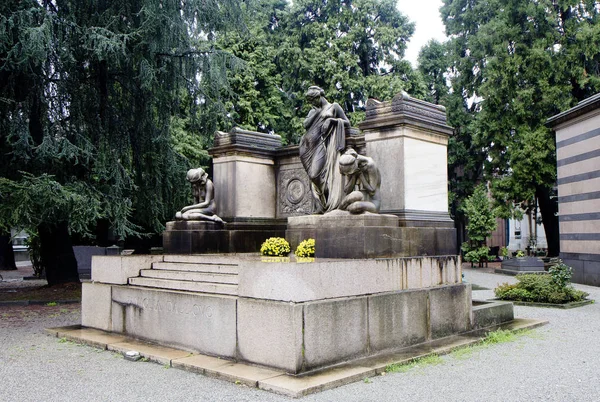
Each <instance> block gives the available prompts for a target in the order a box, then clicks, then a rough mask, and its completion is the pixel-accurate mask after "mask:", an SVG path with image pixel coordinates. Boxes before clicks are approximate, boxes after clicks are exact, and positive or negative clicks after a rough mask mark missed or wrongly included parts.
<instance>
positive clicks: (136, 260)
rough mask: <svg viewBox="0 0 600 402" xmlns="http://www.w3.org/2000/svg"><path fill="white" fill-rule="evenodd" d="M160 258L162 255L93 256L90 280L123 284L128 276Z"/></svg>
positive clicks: (137, 273)
mask: <svg viewBox="0 0 600 402" xmlns="http://www.w3.org/2000/svg"><path fill="white" fill-rule="evenodd" d="M162 260H163V256H162V255H128V256H93V257H92V281H94V282H101V283H111V284H115V285H125V284H127V279H128V278H130V277H132V276H138V275H139V274H140V270H142V269H148V268H150V267H151V266H152V263H153V262H160V261H162Z"/></svg>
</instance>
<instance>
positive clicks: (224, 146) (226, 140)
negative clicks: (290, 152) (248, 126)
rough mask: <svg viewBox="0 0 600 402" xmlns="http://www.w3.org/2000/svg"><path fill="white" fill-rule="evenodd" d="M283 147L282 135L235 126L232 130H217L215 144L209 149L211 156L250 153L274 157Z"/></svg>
mask: <svg viewBox="0 0 600 402" xmlns="http://www.w3.org/2000/svg"><path fill="white" fill-rule="evenodd" d="M279 148H281V136H279V135H276V134H265V133H259V132H256V131H249V130H243V129H241V128H239V127H234V128H233V129H232V130H231V131H230V132H228V133H225V132H222V131H217V132H216V133H215V140H214V146H213V147H212V148H211V149H209V150H208V153H209V154H210V155H211V156H221V155H228V154H248V155H252V156H259V157H269V158H270V157H273V155H274V152H275V151H276V150H277V149H279Z"/></svg>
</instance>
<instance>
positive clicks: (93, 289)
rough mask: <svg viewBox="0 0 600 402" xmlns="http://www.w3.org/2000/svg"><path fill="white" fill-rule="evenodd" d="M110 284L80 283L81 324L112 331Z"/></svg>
mask: <svg viewBox="0 0 600 402" xmlns="http://www.w3.org/2000/svg"><path fill="white" fill-rule="evenodd" d="M111 298H112V286H111V285H104V284H101V283H93V282H84V283H82V284H81V325H83V326H85V327H90V328H96V329H101V330H103V331H112V330H113V326H112V303H111Z"/></svg>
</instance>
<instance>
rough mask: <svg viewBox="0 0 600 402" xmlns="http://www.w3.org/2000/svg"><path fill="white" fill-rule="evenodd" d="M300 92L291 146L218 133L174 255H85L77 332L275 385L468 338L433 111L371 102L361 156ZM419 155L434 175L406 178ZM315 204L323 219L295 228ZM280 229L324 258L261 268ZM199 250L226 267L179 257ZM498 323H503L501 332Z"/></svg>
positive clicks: (169, 237) (408, 102)
mask: <svg viewBox="0 0 600 402" xmlns="http://www.w3.org/2000/svg"><path fill="white" fill-rule="evenodd" d="M307 95H308V96H307V97H308V98H309V100H310V101H311V103H312V105H313V109H312V110H311V111H310V113H309V115H308V116H307V119H306V121H305V127H306V128H307V132H306V134H305V137H304V138H303V140H302V143H301V145H300V146H299V147H287V148H283V147H281V139H280V138H279V136H276V135H272V134H266V133H256V132H251V131H247V130H241V129H234V130H232V131H231V132H229V133H220V132H219V133H217V135H216V136H215V146H214V147H213V148H212V149H211V150H210V152H211V155H213V166H214V185H213V184H212V182H210V180H208V177H207V176H206V174H205V172H203V171H199V170H194V171H192V172H191V173H190V174H189V180H190V182H192V183H193V184H192V185H193V186H195V187H194V191H195V193H194V195H195V200H194V204H192V205H190V206H187V207H185V208H183V209H182V210H181V211H180V212H179V213H178V214H177V218H178V220H177V221H175V222H169V224H168V225H167V231H166V232H165V235H164V246H165V251H166V252H167V254H170V255H162V256H158V255H156V256H155V255H152V256H128V257H125V256H113V257H106V256H102V257H94V259H93V267H92V281H91V282H87V283H84V284H83V288H82V289H83V290H82V325H83V326H84V327H91V328H96V329H100V330H104V331H110V332H113V333H117V334H124V335H128V336H131V337H135V338H140V339H145V340H149V341H153V342H159V343H160V344H162V345H167V346H173V347H177V348H181V349H183V350H187V351H189V352H193V353H201V354H204V355H209V356H217V357H219V358H222V359H224V360H223V363H224V364H230V365H231V364H232V363H230V362H227V360H232V361H235V362H247V363H250V364H252V365H259V366H265V367H268V368H270V369H276V370H279V371H280V374H281V375H282V376H283V375H284V374H283V373H288V374H290V375H298V374H307V373H311V372H313V371H317V370H321V369H323V368H327V367H331V366H332V365H338V364H346V362H348V361H350V360H353V359H359V358H364V357H368V356H379V355H380V353H382V352H386V353H387V352H393V353H396V352H398V351H400V352H401V349H400V348H402V347H406V346H410V345H416V344H423V343H425V342H430V341H435V340H439V339H441V338H444V337H447V336H449V335H455V334H461V333H464V332H466V331H469V330H471V329H473V328H478V327H479V326H478V324H477V321H476V320H475V318H474V317H475V315H474V310H473V309H472V302H471V288H470V285H469V284H464V283H462V276H461V261H460V257H458V256H456V255H448V254H454V253H455V249H452V247H451V246H452V244H451V242H449V241H448V240H447V239H446V237H447V234H446V233H445V232H444V230H441V229H440V230H441V231H438V232H436V231H437V230H438V229H439V228H440V227H441V228H442V229H445V228H446V227H448V228H449V227H450V226H449V225H450V224H451V222H452V221H451V220H450V219H449V218H447V200H446V199H445V198H444V197H446V194H447V190H446V187H447V183H446V181H445V176H444V175H445V169H446V166H445V142H444V141H446V140H447V135H448V132H447V131H448V130H449V128H448V127H447V126H445V124H443V122H442V119H441V115H442V114H443V112H442V110H441V109H439V108H437V107H436V106H434V105H430V104H427V103H425V102H421V101H415V100H412V99H410V98H406V97H404V95H402V96H401V97H400V98H398V99H394V101H392V102H391V104H379V103H374V102H372V101H371V102H370V103H369V106H368V107H367V120H365V123H363V125H362V127H364V130H365V131H366V133H367V139H368V141H367V142H366V146H364V144H365V141H363V138H362V137H361V136H360V135H353V130H352V129H350V128H349V123H348V120H347V118H346V117H345V115H344V113H343V111H341V108H340V107H339V105H336V104H332V103H329V102H327V100H326V99H325V98H324V97H323V92H322V90H320V89H319V88H317V87H311V89H310V90H309V92H308V93H307ZM432 116H433V117H432ZM444 122H445V115H444ZM436 130H437V131H436ZM440 130H441V131H442V133H440V132H439V131H440ZM444 130H446V131H444ZM354 133H356V132H355V131H354ZM355 150H356V151H355ZM365 150H366V151H365ZM407 151H410V152H407ZM442 154H443V155H442ZM415 158H422V159H423V162H422V163H423V164H424V165H425V166H426V167H427V168H428V169H430V170H431V171H427V172H419V171H416V170H415V169H416V167H417V166H418V163H417V159H415ZM433 158H438V159H439V160H436V161H433V162H432V161H431V159H433ZM376 162H377V163H376ZM407 171H410V172H411V174H417V173H419V174H422V175H423V178H416V179H415V178H413V177H407V174H408V173H407ZM344 182H345V183H346V185H344ZM429 185H431V186H435V188H430V187H429ZM428 197H432V198H431V199H429V198H428ZM419 199H424V200H425V201H423V202H422V203H421V204H419V203H413V202H414V201H415V200H419ZM207 200H208V202H207ZM315 204H316V205H317V209H316V212H321V213H324V214H315V215H307V214H308V213H311V211H312V206H313V205H315ZM409 207H410V208H409ZM417 207H418V208H420V209H413V208H417ZM217 211H218V212H219V214H220V216H221V217H222V218H223V220H224V221H226V222H227V224H223V223H221V222H219V220H220V218H219V217H217V215H216V213H217ZM379 211H381V212H383V214H380V213H379ZM217 218H218V219H217ZM286 218H287V221H286ZM193 219H203V220H193ZM286 222H287V225H286ZM440 222H441V223H440ZM442 223H443V224H448V226H443V225H442ZM286 227H287V232H286V235H285V237H286V238H287V239H288V240H289V241H290V243H292V245H293V244H294V241H295V242H296V244H297V243H298V242H299V241H300V240H304V239H306V238H308V237H313V238H315V240H316V245H317V246H316V252H317V255H316V257H329V258H317V259H315V260H314V261H313V262H308V263H306V262H301V261H296V260H294V259H293V258H292V259H290V261H289V262H273V261H271V262H267V261H263V260H262V258H261V257H260V256H259V255H258V253H257V250H258V249H259V247H258V246H259V245H260V242H262V241H263V240H264V238H265V236H267V237H270V236H269V235H271V236H272V235H276V236H283V230H285V228H286ZM282 228H283V230H282ZM444 236H446V237H444ZM294 239H295V240H294ZM257 243H258V244H257ZM211 251H219V252H220V251H228V252H232V251H233V252H236V254H204V255H190V254H200V253H207V252H211ZM240 251H253V252H254V254H251V255H249V254H239V252H240ZM176 253H178V254H183V255H173V254H176ZM425 254H429V255H430V256H423V255H425ZM333 257H335V258H333ZM384 257H386V258H384ZM510 319H512V310H511V311H510V317H507V318H506V319H502V320H504V321H506V320H510ZM498 322H501V321H498ZM185 358H189V359H196V358H199V359H205V358H206V356H188V357H185ZM185 358H184V359H185ZM215 360H216V359H215ZM220 363H221V362H219V364H220ZM351 364H352V363H351Z"/></svg>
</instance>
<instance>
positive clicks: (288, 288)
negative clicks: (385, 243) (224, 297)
mask: <svg viewBox="0 0 600 402" xmlns="http://www.w3.org/2000/svg"><path fill="white" fill-rule="evenodd" d="M432 272H434V273H435V274H436V275H438V276H435V278H434V276H433V275H432ZM440 278H441V279H440ZM440 280H441V282H440ZM461 281H462V277H461V264H460V258H459V257H457V256H440V257H420V258H382V259H371V260H341V259H340V260H320V259H317V260H315V261H314V262H310V263H298V262H293V261H291V262H271V263H263V262H259V261H247V262H246V263H244V265H243V268H242V269H240V273H239V284H238V295H239V296H242V297H251V298H258V299H268V300H281V301H292V302H296V303H298V302H303V301H311V300H321V299H330V298H336V297H347V296H358V295H366V294H374V293H385V292H392V291H396V290H403V289H416V288H427V287H431V286H439V285H442V284H443V285H446V284H455V283H461Z"/></svg>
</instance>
